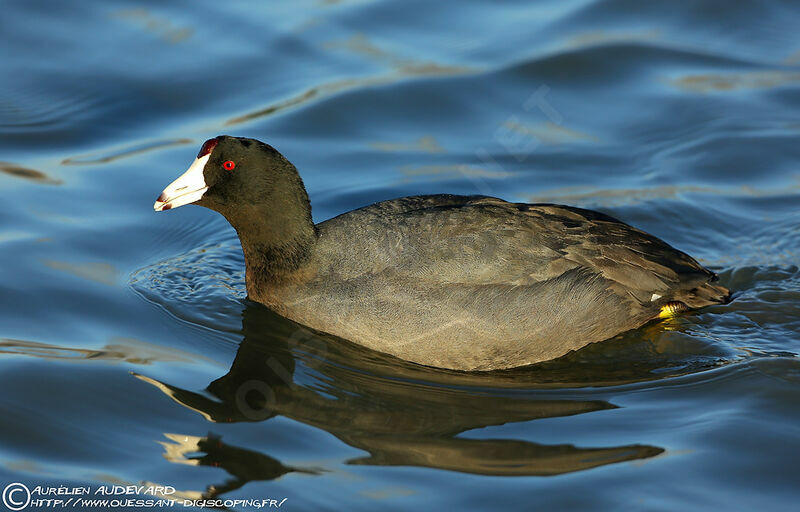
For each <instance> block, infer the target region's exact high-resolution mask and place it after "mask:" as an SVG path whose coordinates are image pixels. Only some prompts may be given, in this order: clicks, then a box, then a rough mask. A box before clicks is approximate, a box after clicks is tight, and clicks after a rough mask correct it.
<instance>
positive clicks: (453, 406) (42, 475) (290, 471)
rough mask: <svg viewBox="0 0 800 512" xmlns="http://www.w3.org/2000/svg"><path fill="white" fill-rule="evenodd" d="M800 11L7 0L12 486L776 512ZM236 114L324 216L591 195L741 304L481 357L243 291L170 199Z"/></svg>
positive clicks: (345, 503)
mask: <svg viewBox="0 0 800 512" xmlns="http://www.w3.org/2000/svg"><path fill="white" fill-rule="evenodd" d="M799 22H800V5H798V4H797V3H796V2H790V1H774V2H766V3H765V2H735V3H734V2H723V1H709V0H698V1H695V2H678V3H676V2H662V1H658V2H646V3H641V2H631V1H621V0H616V1H598V0H594V1H588V0H583V1H571V0H570V1H555V0H553V1H543V2H536V3H532V2H502V3H498V2H489V1H483V2H479V1H459V2H455V1H441V2H416V1H405V2H398V1H370V0H351V1H347V0H339V1H336V0H319V1H300V0H296V1H293V2H270V3H266V2H264V3H256V2H244V1H237V0H229V1H226V2H211V1H206V0H203V1H200V0H194V1H188V0H184V1H178V2H170V3H169V4H165V3H163V2H155V1H150V2H122V1H106V2H88V1H87V2H71V3H61V2H44V1H34V0H26V1H23V0H16V1H14V0H12V1H7V2H5V3H4V6H3V15H2V16H0V47H2V48H3V55H2V57H0V77H2V78H0V171H1V172H0V191H2V201H0V383H1V384H2V392H1V393H0V411H2V414H0V488H3V489H4V488H5V487H6V485H7V484H9V483H12V482H19V483H23V484H25V485H26V486H28V487H29V488H31V489H33V488H35V486H44V487H47V486H51V487H52V486H56V487H57V486H59V485H64V486H68V487H75V486H87V487H90V488H91V489H92V491H94V490H95V489H97V488H98V487H101V486H109V485H151V484H152V485H162V486H163V485H167V486H172V487H174V488H175V492H172V493H170V494H169V496H168V497H171V498H173V499H189V500H191V499H199V498H202V497H215V498H219V499H230V500H233V499H273V498H274V499H278V500H283V499H284V498H286V501H284V502H283V504H282V505H281V508H282V509H284V510H365V511H367V510H369V511H371V510H377V509H380V510H486V509H491V510H664V511H674V510H709V511H718V510H776V511H779V510H780V511H782V510H792V509H793V508H794V507H796V503H797V500H798V498H800V490H799V488H798V478H799V477H800V466H798V454H800V409H799V408H798V404H799V403H800V361H799V360H798V358H797V354H798V353H800V308H798V301H800V269H798V264H799V263H798V262H799V261H800V227H799V226H800V208H799V206H800V170H798V164H797V162H798V161H800V144H799V143H798V142H800V116H799V115H798V105H800V35H799V34H800V32H798V31H797V26H798V23H799ZM221 133H226V134H231V135H238V136H247V137H254V138H258V139H261V140H264V141H265V142H268V143H269V144H271V145H273V146H275V147H276V148H277V149H278V150H279V151H281V152H282V153H283V154H284V155H285V156H286V157H287V158H289V159H290V160H291V161H292V162H293V163H294V164H295V165H296V166H297V167H298V169H299V170H300V173H301V175H302V176H303V179H304V181H305V184H306V186H307V188H308V192H309V195H310V197H311V201H312V205H313V214H314V218H315V220H317V221H321V220H325V219H327V218H330V217H332V216H334V215H337V214H339V213H342V212H345V211H348V210H350V209H353V208H356V207H360V206H363V205H366V204H369V203H371V202H374V201H378V200H383V199H389V198H394V197H399V196H403V195H411V194H425V193H440V192H449V193H460V194H489V195H494V196H498V197H501V198H504V199H507V200H513V201H532V202H533V201H539V202H541V201H548V202H559V203H566V204H571V205H576V206H581V207H587V208H593V209H598V210H601V211H604V212H606V213H609V214H611V215H613V216H615V217H618V218H621V219H622V220H624V221H627V222H629V223H631V224H633V225H635V226H637V227H640V228H642V229H644V230H646V231H648V232H651V233H653V234H654V235H656V236H659V237H660V238H662V239H664V240H666V241H667V242H669V243H671V244H673V245H675V246H676V247H678V248H680V249H682V250H684V251H686V252H688V253H690V254H692V255H693V256H695V257H697V258H698V259H699V260H700V261H701V262H702V263H703V264H704V265H706V266H708V267H710V268H712V269H714V270H715V271H717V272H718V273H719V274H720V278H721V283H722V284H724V285H725V286H728V287H730V288H731V289H732V290H734V292H735V294H734V301H733V302H732V303H731V304H728V305H725V306H715V307H711V308H707V309H705V310H702V311H700V312H697V313H694V314H691V315H686V316H682V317H679V318H676V319H671V320H668V321H665V322H661V323H657V324H651V325H648V326H645V327H643V328H642V329H639V330H637V331H634V332H630V333H626V334H624V335H621V336H619V337H617V338H615V339H613V340H610V341H607V342H604V343H599V344H595V345H591V346H589V347H587V348H585V349H583V350H581V351H579V352H577V353H573V354H569V355H568V356H566V357H564V358H561V359H559V360H556V361H551V362H547V363H543V364H540V365H536V366H533V367H530V368H525V369H519V370H513V371H506V372H498V373H494V374H488V375H465V374H458V373H454V372H446V371H438V370H432V369H426V368H423V367H419V366H415V365H412V364H405V363H402V362H399V361H397V360H394V359H392V358H389V357H385V356H382V355H380V354H376V353H372V352H369V351H367V350H365V349H361V348H359V347H357V346H353V345H350V344H349V343H347V342H344V341H342V340H337V339H334V338H328V337H322V336H317V335H315V334H313V333H311V332H309V331H307V330H305V329H303V328H302V327H300V326H297V325H295V324H292V323H291V322H289V321H287V320H284V319H282V318H280V317H278V316H276V315H274V314H272V313H271V312H270V311H268V310H267V309H266V308H264V307H262V306H260V305H258V304H254V303H251V302H248V301H247V300H246V298H245V295H246V293H245V290H244V281H243V279H244V276H243V258H242V255H241V250H240V247H239V245H238V240H237V239H236V235H235V232H234V231H233V230H232V228H231V227H230V226H229V225H228V224H227V223H226V222H225V220H224V219H223V218H222V217H220V216H219V215H217V214H215V213H214V212H211V211H209V210H205V209H203V208H199V207H194V206H189V207H185V208H180V209H178V210H176V211H171V212H168V213H164V214H156V213H154V212H153V211H152V204H153V201H154V200H155V198H156V197H157V196H158V194H159V193H160V192H161V190H162V189H163V188H164V186H165V185H166V184H168V183H169V182H170V181H172V180H173V179H174V178H175V177H177V176H178V175H179V174H180V173H182V172H183V171H184V170H185V169H186V167H187V166H188V165H189V163H191V161H192V160H193V158H194V156H195V154H196V152H197V150H198V148H199V146H200V144H201V143H202V141H204V140H205V139H207V138H209V137H212V136H215V135H218V134H221ZM35 497H36V496H34V498H35ZM70 507H71V508H72V509H79V508H81V507H75V506H70ZM70 507H67V509H70ZM175 507H179V508H185V509H187V510H190V509H192V508H191V507H184V506H183V505H180V506H179V505H175ZM83 508H84V509H87V510H88V509H89V508H86V507H83ZM110 508H111V507H110V506H109V509H110ZM119 508H126V507H116V508H115V509H119ZM128 508H129V507H128ZM194 508H195V509H198V507H194ZM231 508H232V509H235V510H253V509H254V508H253V507H251V506H242V505H235V506H233V507H231ZM29 509H34V506H33V505H30V506H29ZM41 509H47V508H46V507H43V508H41ZM164 509H165V510H166V509H167V508H164ZM0 510H3V505H0Z"/></svg>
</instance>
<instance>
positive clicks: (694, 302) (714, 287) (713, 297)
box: [675, 282, 731, 309]
mask: <svg viewBox="0 0 800 512" xmlns="http://www.w3.org/2000/svg"><path fill="white" fill-rule="evenodd" d="M675 300H679V301H681V302H683V303H684V304H686V305H687V306H689V307H690V308H691V309H697V308H702V307H705V306H711V305H712V304H727V303H728V302H730V301H731V291H730V290H728V289H727V288H725V287H724V286H722V285H719V284H715V283H710V282H709V283H704V284H702V285H700V286H698V287H696V288H692V289H690V290H686V291H684V292H682V293H680V294H677V295H676V297H675Z"/></svg>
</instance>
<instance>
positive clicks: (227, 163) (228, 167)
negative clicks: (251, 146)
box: [222, 160, 236, 171]
mask: <svg viewBox="0 0 800 512" xmlns="http://www.w3.org/2000/svg"><path fill="white" fill-rule="evenodd" d="M222 167H224V168H225V170H226V171H232V170H233V168H234V167H236V164H235V163H234V162H233V160H226V161H225V162H223V163H222Z"/></svg>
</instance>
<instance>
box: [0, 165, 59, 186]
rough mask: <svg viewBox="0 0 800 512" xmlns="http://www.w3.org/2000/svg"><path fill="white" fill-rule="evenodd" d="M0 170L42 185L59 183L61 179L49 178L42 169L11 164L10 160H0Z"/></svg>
mask: <svg viewBox="0 0 800 512" xmlns="http://www.w3.org/2000/svg"><path fill="white" fill-rule="evenodd" d="M0 172H2V173H4V174H8V175H9V176H13V177H15V178H22V179H24V180H28V181H32V182H34V183H40V184H42V185H61V184H62V183H64V182H63V181H61V180H59V179H55V178H51V177H50V176H48V175H47V174H45V173H43V172H42V171H37V170H36V169H30V168H28V167H22V166H21V165H17V164H12V163H11V162H0Z"/></svg>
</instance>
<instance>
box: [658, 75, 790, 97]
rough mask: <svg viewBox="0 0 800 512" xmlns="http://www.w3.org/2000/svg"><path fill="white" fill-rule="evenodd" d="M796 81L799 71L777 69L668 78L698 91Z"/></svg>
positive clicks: (672, 83) (755, 86)
mask: <svg viewBox="0 0 800 512" xmlns="http://www.w3.org/2000/svg"><path fill="white" fill-rule="evenodd" d="M797 82H800V72H797V71H779V70H768V71H742V72H739V73H714V74H711V73H709V74H704V75H685V76H682V77H680V78H674V79H671V80H669V83H670V84H671V85H673V86H675V87H677V88H679V89H683V90H685V91H691V92H699V93H712V92H729V91H742V90H752V89H771V88H775V87H782V86H785V85H791V84H795V83H797Z"/></svg>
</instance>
